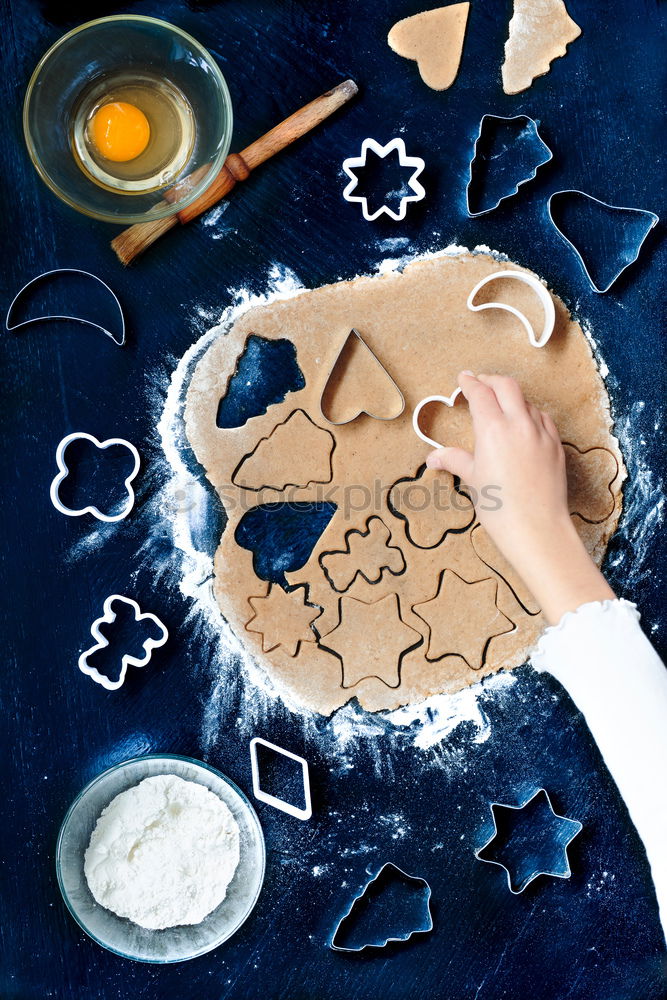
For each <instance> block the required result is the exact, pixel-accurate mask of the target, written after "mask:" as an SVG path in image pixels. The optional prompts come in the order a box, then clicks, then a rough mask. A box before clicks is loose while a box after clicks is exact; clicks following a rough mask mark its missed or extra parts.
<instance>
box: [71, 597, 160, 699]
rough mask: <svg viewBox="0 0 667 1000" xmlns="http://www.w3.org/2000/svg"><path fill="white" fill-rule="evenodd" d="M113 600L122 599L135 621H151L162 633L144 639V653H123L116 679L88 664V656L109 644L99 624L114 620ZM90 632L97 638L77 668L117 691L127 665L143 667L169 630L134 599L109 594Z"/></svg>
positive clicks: (104, 685) (110, 689) (83, 655)
mask: <svg viewBox="0 0 667 1000" xmlns="http://www.w3.org/2000/svg"><path fill="white" fill-rule="evenodd" d="M115 601H122V602H123V604H129V605H130V607H131V608H132V609H133V611H134V620H135V622H142V621H152V622H154V624H155V625H157V627H158V628H159V629H160V631H161V633H162V635H161V636H160V638H159V639H146V640H145V641H144V643H143V650H144V655H143V656H142V657H138V656H130V655H129V654H127V653H126V654H125V655H124V656H123V657H122V659H121V667H120V675H119V677H118V680H116V681H114V680H111V678H110V677H106V676H105V675H104V674H101V673H100V672H99V670H97V669H96V668H95V667H91V666H89V665H88V657H89V656H91V655H92V653H95V652H97V650H98V649H105V648H106V647H107V646H108V645H109V640H108V639H105V637H104V636H103V635H102V633H101V632H100V628H99V626H100V625H101V624H102V623H103V622H106V623H107V624H111V622H115V620H116V612H115V611H114V610H113V604H114V602H115ZM90 634H91V635H92V637H93V639H97V642H96V643H95V645H94V646H91V647H90V649H86V650H85V651H84V652H83V653H82V654H81V656H80V657H79V670H80V671H81V672H82V673H84V674H86V675H87V676H88V677H91V678H92V679H93V680H94V681H95V683H96V684H101V685H102V687H103V688H106V689H107V691H117V690H118V688H119V687H122V684H123V681H124V680H125V674H126V673H127V668H128V667H145V666H146V664H147V663H148V661H149V660H150V658H151V656H152V655H153V650H154V649H157V648H158V646H164V644H165V642H166V641H167V639H168V638H169V632H168V631H167V628H166V626H165V625H163V624H162V622H161V621H160V619H159V618H158V617H157V615H153V614H151V613H150V612H149V611H143V612H142V610H141V608H140V607H139V605H138V604H137V602H136V601H133V600H132V598H131V597H123V595H122V594H111V595H110V596H109V597H107V599H106V601H105V602H104V614H103V615H102V616H101V617H100V618H96V619H95V621H94V622H93V624H92V625H91V626H90Z"/></svg>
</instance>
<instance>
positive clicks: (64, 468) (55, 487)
mask: <svg viewBox="0 0 667 1000" xmlns="http://www.w3.org/2000/svg"><path fill="white" fill-rule="evenodd" d="M72 441H90V442H91V444H94V445H95V447H96V448H99V449H101V450H102V451H105V450H106V449H107V448H110V447H111V446H112V445H122V446H123V447H124V448H127V450H128V451H129V452H130V454H131V455H132V457H133V459H134V464H133V467H132V471H131V472H130V474H129V475H128V476H126V478H125V480H124V483H123V485H124V486H125V489H126V491H127V501H126V503H125V506H124V507H123V508H122V509H121V510H120V511H119V512H118V513H117V514H105V513H104V511H101V510H100V509H99V508H98V507H94V506H92V505H89V506H86V507H81V508H78V509H76V510H75V509H73V508H72V507H67V506H65V504H64V503H63V502H62V500H61V499H60V487H61V486H62V484H63V482H64V481H65V479H66V478H67V476H68V475H69V473H70V469H69V466H68V465H67V462H66V461H65V452H66V451H67V449H68V447H69V445H70V444H71V443H72ZM56 463H57V465H58V470H59V471H58V474H57V475H56V476H55V478H54V479H53V481H52V483H51V487H50V490H49V495H50V497H51V503H52V504H53V506H54V507H55V508H56V510H57V511H60V513H61V514H65V515H66V516H67V517H82V516H83V515H84V514H92V515H93V517H96V518H97V520H98V521H106V522H108V523H112V522H114V521H122V520H123V519H124V518H126V517H127V516H128V514H129V513H130V511H131V510H132V508H133V507H134V500H135V496H134V490H133V488H132V482H133V480H134V479H135V478H136V476H137V473H138V472H139V467H140V465H141V457H140V455H139V452H138V451H137V449H136V448H135V447H134V445H133V444H132V443H131V442H130V441H126V440H125V438H109V439H108V440H107V441H98V439H97V438H96V437H94V436H93V435H92V434H87V433H86V432H85V431H74V432H73V433H72V434H67V435H66V436H65V437H64V438H63V439H62V441H61V442H60V444H59V445H58V447H57V449H56Z"/></svg>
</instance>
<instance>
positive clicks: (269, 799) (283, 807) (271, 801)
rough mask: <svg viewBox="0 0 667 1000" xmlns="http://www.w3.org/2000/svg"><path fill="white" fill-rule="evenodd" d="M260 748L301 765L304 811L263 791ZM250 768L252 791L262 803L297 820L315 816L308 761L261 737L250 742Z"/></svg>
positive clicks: (256, 737)
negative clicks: (260, 774)
mask: <svg viewBox="0 0 667 1000" xmlns="http://www.w3.org/2000/svg"><path fill="white" fill-rule="evenodd" d="M258 746H263V747H266V748H267V749H268V750H273V751H274V752H275V753H278V754H281V755H282V756H283V757H289V759H290V760H295V761H296V762H297V763H298V764H300V765H301V775H302V779H303V797H304V800H305V805H304V807H303V809H299V807H298V806H293V805H292V803H291V802H286V801H285V800H284V799H279V798H277V796H275V795H270V794H269V793H268V792H265V791H263V789H262V786H261V782H260V777H259V762H258V760H257V747H258ZM250 767H251V768H252V790H253V793H254V795H255V798H256V799H258V800H259V801H260V802H266V804H267V805H269V806H273V808H274V809H280V811H281V812H285V813H288V814H289V815H290V816H294V817H296V819H304V820H305V819H310V817H311V816H312V815H313V806H312V801H311V797H310V776H309V773H308V761H307V760H304V758H303V757H299V756H298V755H297V754H295V753H292V752H291V751H290V750H283V748H282V747H279V746H276V744H275V743H269V741H268V740H263V739H261V738H260V737H259V736H255V737H253V739H251V740H250Z"/></svg>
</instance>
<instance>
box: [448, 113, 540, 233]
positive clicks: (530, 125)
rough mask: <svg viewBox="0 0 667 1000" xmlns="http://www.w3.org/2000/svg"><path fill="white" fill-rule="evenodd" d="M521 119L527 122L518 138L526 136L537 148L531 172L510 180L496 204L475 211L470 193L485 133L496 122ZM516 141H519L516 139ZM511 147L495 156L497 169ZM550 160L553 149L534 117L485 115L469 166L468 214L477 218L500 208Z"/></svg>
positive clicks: (480, 124) (533, 146)
mask: <svg viewBox="0 0 667 1000" xmlns="http://www.w3.org/2000/svg"><path fill="white" fill-rule="evenodd" d="M519 121H523V122H525V123H526V124H525V125H524V127H523V129H522V131H521V132H520V133H519V137H518V138H521V137H524V138H526V139H527V140H528V142H530V143H531V145H532V148H534V149H535V156H534V163H533V165H532V170H531V172H530V173H529V174H527V175H526V176H524V177H523V178H522V179H521V180H519V181H514V180H512V181H508V188H509V190H508V192H507V194H504V195H502V196H501V197H500V198H498V199H497V201H496V202H495V203H494V204H492V205H491V206H490V207H489V208H482V209H480V210H479V211H477V212H473V210H472V208H471V207H470V201H471V198H470V195H471V188H474V185H475V179H476V178H475V173H476V170H475V163H476V162H477V158H478V155H479V157H480V159H482V154H481V153H480V152H479V151H478V145H479V143H480V142H481V141H482V138H483V136H484V133H485V132H486V131H488V130H489V127H491V128H493V127H495V128H498V125H497V124H496V125H495V126H494V124H493V123H499V122H504V123H506V124H507V123H511V122H519ZM515 142H517V140H516V139H515ZM511 149H512V146H511V145H508V146H505V147H504V149H503V150H502V151H501V153H499V154H498V155H497V156H496V157H494V159H495V160H496V161H499V162H495V163H494V167H495V169H496V170H500V169H502V166H503V164H502V161H501V159H500V158H501V156H502V155H503V154H505V153H508V152H511ZM550 160H553V153H552V152H551V149H550V148H549V147H548V146H547V144H546V142H545V141H544V139H543V138H542V136H541V135H540V133H539V129H538V127H537V122H536V121H535V120H534V119H533V118H529V117H528V115H514V117H511V118H505V117H503V116H502V115H483V116H482V119H481V121H480V123H479V131H478V133H477V138H476V139H475V145H474V147H473V154H472V159H471V160H470V166H469V168H468V183H467V185H466V210H467V212H468V215H469V216H470V217H471V218H476V217H477V216H480V215H486V214H487V212H493V211H494V210H495V209H496V208H498V206H499V205H500V204H501V202H503V201H506V200H507V199H508V198H512V197H514V195H515V194H517V192H518V190H519V188H520V187H521V186H522V185H523V184H527V183H528V181H532V180H533V179H534V178H535V177H536V176H537V171H538V170H539V168H540V167H543V166H544V165H545V163H549V161H550ZM488 162H490V158H488V159H487V163H488Z"/></svg>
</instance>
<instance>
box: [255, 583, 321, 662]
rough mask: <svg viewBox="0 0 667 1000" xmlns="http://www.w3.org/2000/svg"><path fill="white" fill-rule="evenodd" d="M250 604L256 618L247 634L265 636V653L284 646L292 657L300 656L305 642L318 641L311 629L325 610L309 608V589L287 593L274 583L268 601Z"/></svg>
mask: <svg viewBox="0 0 667 1000" xmlns="http://www.w3.org/2000/svg"><path fill="white" fill-rule="evenodd" d="M248 600H249V602H250V606H251V607H252V610H253V611H254V615H253V616H252V618H251V619H250V621H249V622H248V623H247V625H246V630H247V631H248V632H257V633H259V634H260V635H261V637H262V649H263V650H264V652H265V653H268V652H269V651H270V650H272V649H275V648H276V647H277V646H282V647H283V649H284V650H285V652H286V653H287V654H288V656H296V654H297V653H298V652H299V646H300V645H301V643H302V642H316V641H317V639H316V636H315V633H314V632H313V630H312V628H311V625H312V624H313V622H314V621H315V620H316V619H317V618H319V617H320V615H321V614H322V608H320V607H317V606H316V605H313V604H308V602H307V601H306V587H305V585H304V586H300V587H295V588H294V590H290V591H287V590H283V588H282V587H281V586H279V585H278V584H273V583H272V584H271V586H270V587H269V592H268V594H267V595H266V597H250V598H248Z"/></svg>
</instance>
